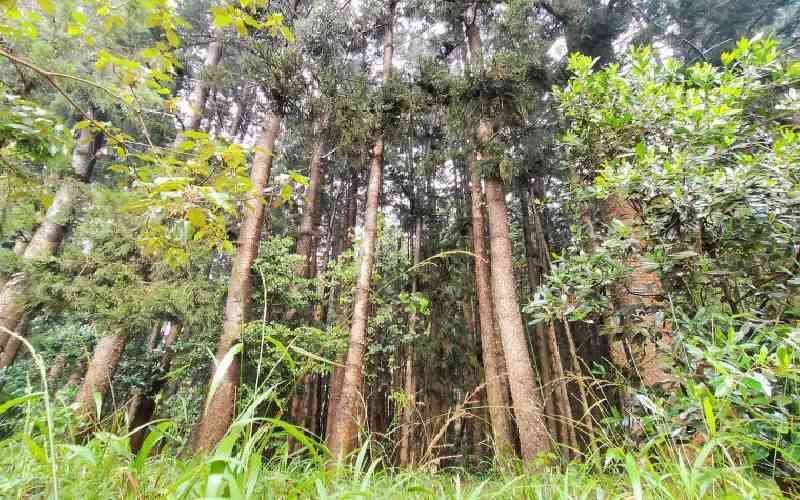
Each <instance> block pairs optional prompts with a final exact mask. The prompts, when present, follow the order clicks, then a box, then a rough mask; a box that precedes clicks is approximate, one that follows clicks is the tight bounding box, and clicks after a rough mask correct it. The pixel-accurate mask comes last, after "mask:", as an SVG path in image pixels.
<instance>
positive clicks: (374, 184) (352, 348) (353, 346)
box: [325, 0, 396, 462]
mask: <svg viewBox="0 0 800 500" xmlns="http://www.w3.org/2000/svg"><path fill="white" fill-rule="evenodd" d="M395 5H396V4H395V0H389V3H388V9H387V15H386V21H385V25H384V28H383V30H384V35H383V81H384V84H386V83H388V81H389V78H390V77H391V72H392V55H393V53H394V40H393V34H394V33H393V32H394V9H395ZM382 175H383V132H382V131H381V132H379V135H378V137H377V139H376V141H375V144H374V145H373V147H372V160H371V162H370V169H369V185H368V187H367V206H366V217H365V224H364V239H363V241H362V245H361V264H360V266H359V271H358V279H357V282H356V292H355V297H354V301H353V321H352V325H351V328H350V341H349V342H348V346H347V358H346V362H345V370H344V380H343V381H342V391H341V395H340V397H339V404H338V410H337V411H336V416H335V417H336V418H335V420H336V422H335V423H334V424H333V425H332V426H331V427H330V430H331V433H330V434H329V435H328V436H327V437H326V440H325V442H326V444H327V446H328V449H330V451H331V454H332V456H333V458H334V460H336V461H337V462H341V461H342V460H343V459H344V458H345V456H346V455H347V454H348V453H349V452H350V451H351V450H352V448H353V446H354V444H355V438H356V430H357V429H356V417H357V409H358V405H359V403H360V400H361V385H362V382H363V377H364V373H363V370H364V353H365V351H366V347H367V323H368V320H369V289H370V286H371V284H372V271H373V268H374V265H375V246H376V241H377V237H378V211H379V202H380V192H381V180H382V179H381V177H382Z"/></svg>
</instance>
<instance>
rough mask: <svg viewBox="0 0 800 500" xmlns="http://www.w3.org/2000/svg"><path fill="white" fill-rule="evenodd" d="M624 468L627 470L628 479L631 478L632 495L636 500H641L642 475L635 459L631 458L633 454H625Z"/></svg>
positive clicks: (642, 493)
mask: <svg viewBox="0 0 800 500" xmlns="http://www.w3.org/2000/svg"><path fill="white" fill-rule="evenodd" d="M625 470H626V471H627V472H628V479H630V480H631V486H633V497H634V498H635V499H636V500H642V498H644V490H643V489H642V475H641V472H640V471H639V466H638V465H636V459H635V458H633V455H630V454H627V455H625Z"/></svg>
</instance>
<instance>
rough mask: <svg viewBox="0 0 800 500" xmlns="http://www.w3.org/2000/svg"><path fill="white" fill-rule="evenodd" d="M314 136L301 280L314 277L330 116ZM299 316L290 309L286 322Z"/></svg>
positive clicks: (300, 240) (300, 241)
mask: <svg viewBox="0 0 800 500" xmlns="http://www.w3.org/2000/svg"><path fill="white" fill-rule="evenodd" d="M315 128H316V132H315V134H314V136H315V139H314V146H313V147H312V152H311V160H310V162H309V165H308V189H307V190H306V204H305V206H304V207H303V215H302V217H301V219H300V227H299V228H298V231H297V248H296V253H297V255H299V256H301V257H302V260H301V261H300V262H299V263H298V265H297V269H295V275H297V276H298V277H300V278H309V277H310V276H312V272H311V264H312V261H313V259H312V256H313V254H314V252H315V250H316V249H315V248H314V233H315V230H316V224H315V222H316V217H315V215H316V213H317V210H318V207H319V194H320V190H321V188H322V153H323V150H324V149H325V131H326V129H327V128H328V115H327V113H325V114H323V115H322V117H321V118H320V119H319V122H318V123H317V126H316V127H315ZM296 316H297V310H296V309H290V310H289V311H288V312H287V313H286V320H287V321H292V320H293V319H294V318H295V317H296Z"/></svg>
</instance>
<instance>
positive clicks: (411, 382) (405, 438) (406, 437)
mask: <svg viewBox="0 0 800 500" xmlns="http://www.w3.org/2000/svg"><path fill="white" fill-rule="evenodd" d="M414 205H415V208H416V209H417V214H416V217H415V220H414V229H413V237H412V242H411V248H412V250H411V251H412V254H413V258H412V263H413V265H414V266H416V265H417V264H419V263H420V261H422V214H421V213H419V200H416V201H415V203H414ZM418 286H419V279H418V276H417V275H415V276H414V277H413V278H412V280H411V293H412V294H416V293H417V288H418ZM416 327H417V312H416V309H415V310H414V311H412V312H411V314H410V316H409V318H408V333H409V335H410V336H411V337H412V338H413V336H414V334H415V333H416ZM411 342H413V340H412V341H411ZM411 342H410V343H409V344H408V345H407V346H406V353H405V360H404V365H405V366H404V381H403V392H404V393H405V394H406V396H407V397H408V401H406V402H405V404H404V405H403V412H402V416H401V420H400V466H402V467H408V466H412V465H414V463H413V461H412V450H411V449H412V446H413V443H412V436H413V422H414V413H415V412H416V409H417V379H416V374H415V367H414V364H415V363H414V357H415V352H414V345H413V343H411Z"/></svg>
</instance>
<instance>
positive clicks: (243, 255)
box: [192, 110, 283, 451]
mask: <svg viewBox="0 0 800 500" xmlns="http://www.w3.org/2000/svg"><path fill="white" fill-rule="evenodd" d="M282 118H283V116H282V114H281V112H280V111H277V110H273V111H270V112H269V113H267V116H266V117H265V124H264V130H263V131H262V133H261V137H260V138H259V141H258V144H257V150H256V155H255V157H254V158H253V167H252V170H251V172H250V182H251V183H252V186H253V196H252V197H251V198H250V199H248V201H247V204H246V209H245V214H244V220H243V221H242V225H241V228H240V229H239V239H238V241H237V243H236V255H235V256H234V259H233V266H232V268H231V277H230V282H229V284H228V297H227V300H226V303H225V321H224V323H223V329H222V335H221V336H220V339H219V342H218V343H217V352H216V356H215V366H216V368H215V370H213V372H212V375H211V380H212V381H213V380H214V378H215V377H216V378H218V380H220V384H219V385H218V386H217V388H216V391H215V392H214V393H213V394H211V395H209V399H208V404H207V405H206V407H205V411H204V412H203V416H202V417H201V419H200V421H199V422H198V424H197V429H196V432H195V436H196V439H195V441H194V443H192V448H193V449H195V450H206V451H210V450H211V449H212V448H213V447H214V446H215V445H216V444H217V443H218V442H219V440H220V439H222V436H224V435H225V432H227V430H228V427H229V426H230V424H231V422H232V421H233V417H234V413H235V410H236V393H237V391H238V387H239V371H240V364H239V363H240V360H239V356H238V355H237V356H234V359H233V361H232V362H231V363H230V364H229V365H228V366H227V369H226V370H225V371H224V373H217V371H218V370H219V369H220V368H222V367H221V366H220V363H221V362H222V360H223V358H224V357H225V355H226V354H227V353H228V351H230V350H231V349H232V348H233V347H234V346H235V345H236V344H237V343H238V342H239V339H240V337H241V329H242V325H243V324H244V323H245V322H246V321H247V316H248V312H249V309H250V294H251V290H252V286H253V282H252V279H253V277H252V274H251V272H250V267H251V266H252V265H253V261H255V259H256V256H257V255H258V245H259V241H260V240H261V229H262V226H263V223H264V211H265V207H264V204H263V203H262V201H261V193H263V192H264V189H265V188H266V187H267V183H268V181H269V177H270V173H271V171H272V160H273V156H274V151H275V142H276V140H277V138H278V133H279V132H280V127H281V121H282ZM210 387H211V382H210V381H209V388H210Z"/></svg>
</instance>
